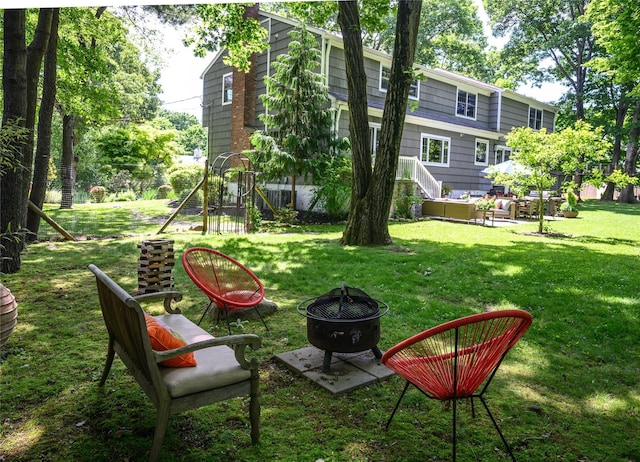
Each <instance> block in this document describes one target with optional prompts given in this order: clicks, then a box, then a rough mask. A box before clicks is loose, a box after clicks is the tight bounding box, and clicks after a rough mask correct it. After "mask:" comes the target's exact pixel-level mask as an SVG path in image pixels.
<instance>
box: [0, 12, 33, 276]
mask: <svg viewBox="0 0 640 462" xmlns="http://www.w3.org/2000/svg"><path fill="white" fill-rule="evenodd" d="M25 23H26V12H25V10H4V55H3V59H2V92H3V101H4V106H3V111H2V126H3V128H5V127H7V126H9V125H11V126H12V127H13V128H10V130H13V132H12V135H15V136H14V139H13V140H10V141H9V142H8V143H7V145H6V146H2V153H1V154H2V163H1V164H0V165H2V166H3V167H2V168H3V170H2V175H1V176H0V256H2V258H0V273H15V272H17V271H19V270H20V265H21V261H20V252H21V251H22V247H23V238H24V235H23V234H22V235H21V234H20V232H19V231H20V230H22V229H23V228H24V223H25V219H26V215H27V202H26V200H25V199H26V198H25V197H23V196H22V191H24V188H23V185H22V182H23V181H24V178H25V176H24V175H23V171H22V169H23V163H24V153H25V148H26V142H25V140H23V139H22V138H21V137H20V136H19V135H18V134H17V133H16V132H15V130H14V129H20V128H25V126H26V120H27V47H26V44H25V38H26V37H25ZM6 163H11V164H12V165H13V166H14V168H5V164H6Z"/></svg>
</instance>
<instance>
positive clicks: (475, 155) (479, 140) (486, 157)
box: [473, 138, 489, 166]
mask: <svg viewBox="0 0 640 462" xmlns="http://www.w3.org/2000/svg"><path fill="white" fill-rule="evenodd" d="M480 144H484V145H485V151H484V162H480V161H478V152H479V145H480ZM473 162H474V163H475V165H484V166H487V165H489V140H484V139H482V138H476V144H475V150H474V153H473Z"/></svg>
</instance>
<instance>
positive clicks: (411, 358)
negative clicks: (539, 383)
mask: <svg viewBox="0 0 640 462" xmlns="http://www.w3.org/2000/svg"><path fill="white" fill-rule="evenodd" d="M531 323H532V318H531V315H530V314H529V313H527V312H526V311H522V310H502V311H493V312H490V313H480V314H475V315H471V316H466V317H464V318H460V319H456V320H453V321H449V322H447V323H444V324H441V325H439V326H437V327H433V328H431V329H428V330H426V331H424V332H421V333H420V334H417V335H415V336H413V337H411V338H408V339H407V340H404V341H403V342H400V343H399V344H397V345H396V346H394V347H393V348H391V349H390V350H389V351H387V352H386V353H385V354H384V355H383V356H382V363H383V364H384V365H386V366H387V367H388V368H389V369H391V370H392V371H394V372H396V373H397V374H398V375H400V376H402V377H404V378H405V379H406V380H407V383H406V385H405V387H404V390H403V391H402V394H401V395H400V399H398V402H397V403H396V407H395V408H394V410H393V412H392V414H391V417H390V418H389V421H388V422H387V425H386V428H387V429H388V428H389V425H390V424H391V421H392V420H393V416H394V415H395V413H396V411H397V410H398V406H399V405H400V402H401V401H402V398H403V397H404V395H405V393H406V392H407V389H408V388H409V385H410V384H411V385H414V386H415V387H416V388H418V390H420V391H421V392H422V393H423V394H424V395H425V396H427V397H428V398H431V399H437V400H440V401H452V403H453V460H454V461H455V460H456V403H457V401H458V400H459V399H464V398H470V399H471V412H472V415H473V416H474V417H475V409H474V406H473V404H474V398H478V399H479V400H480V402H481V403H482V404H483V406H484V408H485V409H486V411H487V414H489V417H490V418H491V421H492V422H493V425H494V426H495V427H496V430H497V431H498V434H499V435H500V438H501V439H502V442H503V443H504V445H505V447H506V448H507V451H508V452H509V455H510V456H511V459H512V460H514V461H515V460H516V459H515V457H514V455H513V452H512V451H511V448H510V447H509V444H508V443H507V440H506V439H505V438H504V436H503V434H502V432H501V431H500V428H499V427H498V424H497V422H496V420H495V419H494V417H493V415H492V414H491V411H490V410H489V407H488V406H487V403H486V401H485V398H484V393H485V392H486V391H487V388H488V387H489V384H490V383H491V380H492V379H493V376H494V375H495V373H496V371H497V370H498V367H499V366H500V363H501V362H502V360H503V359H504V357H505V356H506V354H507V353H508V352H509V350H510V349H511V347H513V346H514V345H515V344H516V342H517V341H518V340H519V339H520V337H522V335H523V334H524V333H525V332H526V330H527V329H528V328H529V326H530V325H531Z"/></svg>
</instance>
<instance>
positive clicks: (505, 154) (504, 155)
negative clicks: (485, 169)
mask: <svg viewBox="0 0 640 462" xmlns="http://www.w3.org/2000/svg"><path fill="white" fill-rule="evenodd" d="M498 153H500V157H498ZM493 154H494V163H495V164H500V163H502V162H505V161H507V160H509V159H511V154H513V149H511V148H510V147H509V146H503V145H499V144H498V145H496V147H495V148H494V151H493Z"/></svg>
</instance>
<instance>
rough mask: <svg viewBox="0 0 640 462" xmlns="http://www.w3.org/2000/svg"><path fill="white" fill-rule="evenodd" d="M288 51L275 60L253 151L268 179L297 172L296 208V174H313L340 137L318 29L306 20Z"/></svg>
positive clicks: (293, 182)
mask: <svg viewBox="0 0 640 462" xmlns="http://www.w3.org/2000/svg"><path fill="white" fill-rule="evenodd" d="M289 36H290V37H291V42H290V43H289V48H288V52H287V53H285V54H281V55H280V56H278V58H277V59H276V61H275V62H274V63H273V69H274V73H273V74H272V75H271V76H267V77H265V83H266V87H267V93H266V94H264V95H260V97H261V99H262V102H263V104H264V106H265V108H266V109H267V111H268V112H267V113H266V114H261V115H260V116H259V117H260V120H261V121H262V122H263V123H264V125H265V129H264V130H259V131H256V132H255V133H254V134H253V135H252V137H251V142H252V144H253V146H254V148H255V150H254V151H253V152H251V153H250V156H251V160H252V162H253V163H254V165H255V167H256V169H257V170H258V171H259V172H260V173H261V174H262V175H263V177H264V178H265V179H267V180H274V179H279V178H283V177H286V176H291V208H292V209H295V185H296V178H297V177H300V176H305V177H306V176H307V175H309V174H311V175H313V174H314V172H315V171H316V169H317V168H318V167H319V166H320V165H321V162H320V161H321V159H322V158H324V157H326V156H330V155H331V151H332V148H333V147H334V146H336V144H335V143H334V141H335V136H334V132H333V123H332V122H333V114H334V110H333V109H331V108H330V107H329V106H330V105H329V93H328V88H327V85H326V83H325V81H324V77H323V76H322V75H321V74H320V73H318V72H317V71H318V69H319V67H320V52H319V51H318V49H317V48H315V47H316V46H317V42H316V39H315V37H314V36H313V34H311V33H310V32H308V31H307V29H306V28H305V26H304V25H301V26H298V27H296V28H295V29H294V30H292V31H291V32H290V33H289Z"/></svg>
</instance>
